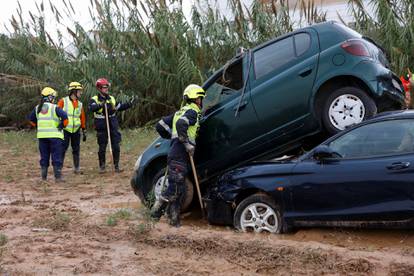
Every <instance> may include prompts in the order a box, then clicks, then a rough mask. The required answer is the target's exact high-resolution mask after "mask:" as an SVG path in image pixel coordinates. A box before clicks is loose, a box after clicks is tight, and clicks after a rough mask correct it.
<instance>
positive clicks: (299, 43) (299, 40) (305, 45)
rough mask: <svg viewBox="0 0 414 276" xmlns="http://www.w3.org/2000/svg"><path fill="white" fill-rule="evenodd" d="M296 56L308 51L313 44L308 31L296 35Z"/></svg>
mask: <svg viewBox="0 0 414 276" xmlns="http://www.w3.org/2000/svg"><path fill="white" fill-rule="evenodd" d="M294 38H295V48H296V56H298V57H299V56H301V55H303V54H304V53H306V52H307V51H308V50H309V48H310V46H311V37H310V35H309V34H308V33H299V34H296V35H295V36H294Z"/></svg>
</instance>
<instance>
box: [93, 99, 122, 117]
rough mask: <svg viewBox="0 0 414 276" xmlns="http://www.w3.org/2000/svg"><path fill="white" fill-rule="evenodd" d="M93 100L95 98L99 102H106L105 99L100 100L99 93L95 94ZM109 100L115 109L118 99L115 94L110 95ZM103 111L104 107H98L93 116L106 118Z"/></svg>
mask: <svg viewBox="0 0 414 276" xmlns="http://www.w3.org/2000/svg"><path fill="white" fill-rule="evenodd" d="M92 100H94V101H95V102H96V103H97V104H103V103H104V102H105V100H103V101H100V100H99V98H98V96H97V95H95V96H93V97H92ZM109 102H110V103H111V105H112V107H113V108H114V109H115V106H116V101H115V98H114V97H113V96H109ZM103 112H104V108H101V109H98V110H97V111H95V112H94V113H93V117H94V118H95V119H105V115H104V114H103ZM112 116H113V115H112Z"/></svg>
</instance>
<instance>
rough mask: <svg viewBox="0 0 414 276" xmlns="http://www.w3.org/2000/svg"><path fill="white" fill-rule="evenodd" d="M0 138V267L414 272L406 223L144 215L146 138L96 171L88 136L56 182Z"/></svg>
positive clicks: (13, 271)
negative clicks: (141, 181)
mask: <svg viewBox="0 0 414 276" xmlns="http://www.w3.org/2000/svg"><path fill="white" fill-rule="evenodd" d="M0 135H2V134H0ZM150 139H151V137H149V138H147V140H150ZM5 140H7V139H5ZM5 140H3V141H2V142H1V141H0V145H1V147H0V168H1V178H0V273H1V275H72V274H78V275H113V274H116V275H192V274H197V275H198V274H201V275H210V274H220V275H261V274H268V275H291V274H295V275H296V274H311V275H321V274H327V275H332V274H335V275H338V274H339V275H414V231H396V230H349V229H320V228H319V229H318V228H312V229H300V230H298V231H297V232H295V233H293V234H288V235H266V234H247V233H237V232H235V231H234V230H233V229H232V228H229V227H218V226H210V225H208V224H207V223H206V222H205V221H203V220H201V219H200V218H199V217H198V215H197V214H189V215H187V216H186V217H185V218H184V219H183V226H182V227H181V228H179V229H176V228H171V227H170V226H168V224H167V223H166V222H165V220H163V219H162V220H161V221H160V222H159V223H157V224H153V223H152V222H151V221H149V220H148V218H147V212H146V210H145V208H143V207H142V206H141V205H140V203H139V202H138V199H137V198H136V196H135V195H134V194H133V193H132V191H131V188H130V186H129V179H130V172H131V170H132V167H133V164H134V161H135V157H136V153H138V152H139V151H142V149H143V147H144V144H146V143H137V144H132V145H129V144H128V145H127V146H126V148H123V150H124V151H123V152H125V153H124V154H123V155H122V161H123V163H124V164H125V166H124V167H125V169H126V170H125V172H123V173H121V174H119V175H113V174H112V173H110V172H108V173H106V174H104V175H99V174H98V173H97V169H96V163H97V160H96V154H95V150H96V145H95V144H94V143H95V141H93V142H92V141H91V142H88V143H87V145H86V146H84V148H85V150H84V151H83V152H82V160H83V164H84V168H83V172H84V174H83V175H80V176H76V177H74V175H73V174H72V172H71V164H70V163H71V162H70V161H69V162H66V165H65V168H64V173H65V176H66V183H64V184H55V183H54V181H53V178H52V174H51V172H50V173H49V178H51V179H52V180H50V181H49V182H47V183H45V182H39V180H38V179H39V177H38V174H39V172H38V171H39V170H38V165H37V160H38V157H37V152H36V148H35V145H34V146H30V147H27V149H26V148H23V146H24V145H25V144H24V143H23V144H22V147H20V148H14V147H10V146H8V145H10V144H9V141H8V140H7V141H5ZM69 156H70V154H69ZM2 237H3V238H2Z"/></svg>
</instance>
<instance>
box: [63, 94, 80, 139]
mask: <svg viewBox="0 0 414 276" xmlns="http://www.w3.org/2000/svg"><path fill="white" fill-rule="evenodd" d="M63 103H64V107H63V110H64V111H65V112H66V113H67V114H68V125H67V126H66V127H65V130H66V131H68V132H70V133H75V132H76V131H78V129H79V128H80V126H81V119H80V117H81V112H82V102H81V101H78V107H77V108H74V106H73V102H72V101H71V100H70V98H69V97H64V98H63Z"/></svg>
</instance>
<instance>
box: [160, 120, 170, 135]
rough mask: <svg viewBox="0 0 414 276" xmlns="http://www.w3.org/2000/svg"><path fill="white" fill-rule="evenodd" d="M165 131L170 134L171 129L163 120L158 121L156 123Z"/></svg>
mask: <svg viewBox="0 0 414 276" xmlns="http://www.w3.org/2000/svg"><path fill="white" fill-rule="evenodd" d="M158 123H159V124H160V125H161V126H162V127H163V128H164V129H165V130H166V131H168V133H169V134H171V128H170V127H169V126H168V125H167V124H166V123H165V122H164V121H163V120H160V121H159V122H158Z"/></svg>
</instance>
